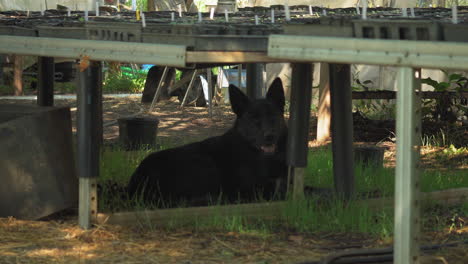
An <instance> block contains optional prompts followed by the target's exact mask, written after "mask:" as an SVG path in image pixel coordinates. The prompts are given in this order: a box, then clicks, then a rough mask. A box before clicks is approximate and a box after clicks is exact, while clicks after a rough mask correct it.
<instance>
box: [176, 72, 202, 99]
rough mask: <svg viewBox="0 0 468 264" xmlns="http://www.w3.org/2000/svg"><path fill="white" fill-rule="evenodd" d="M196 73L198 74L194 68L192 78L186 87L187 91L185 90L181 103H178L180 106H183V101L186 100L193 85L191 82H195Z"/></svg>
mask: <svg viewBox="0 0 468 264" xmlns="http://www.w3.org/2000/svg"><path fill="white" fill-rule="evenodd" d="M197 74H198V70H194V71H193V75H192V79H191V80H190V83H189V85H188V87H187V91H186V92H185V95H184V99H183V100H182V103H181V104H180V107H184V106H185V103H186V101H187V97H188V94H189V93H190V91H191V90H192V87H193V83H194V82H195V77H197Z"/></svg>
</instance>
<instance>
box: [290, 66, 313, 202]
mask: <svg viewBox="0 0 468 264" xmlns="http://www.w3.org/2000/svg"><path fill="white" fill-rule="evenodd" d="M313 69H314V65H313V64H311V63H293V64H292V77H291V99H290V102H291V108H290V111H289V112H290V117H289V133H288V146H287V159H286V162H287V164H288V166H289V167H290V170H289V172H290V176H289V177H288V178H292V180H293V197H295V198H299V197H301V196H303V195H304V170H305V168H306V167H307V154H308V136H309V118H310V104H311V99H312V76H313V75H312V73H313ZM288 185H289V182H288Z"/></svg>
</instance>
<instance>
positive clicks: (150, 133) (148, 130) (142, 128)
mask: <svg viewBox="0 0 468 264" xmlns="http://www.w3.org/2000/svg"><path fill="white" fill-rule="evenodd" d="M118 122H119V139H120V142H121V143H122V145H123V146H124V148H125V149H126V150H135V149H142V148H151V147H154V146H155V145H156V133H157V129H158V124H159V120H158V119H157V118H155V117H131V118H120V119H118Z"/></svg>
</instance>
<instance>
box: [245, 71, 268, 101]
mask: <svg viewBox="0 0 468 264" xmlns="http://www.w3.org/2000/svg"><path fill="white" fill-rule="evenodd" d="M246 70H247V96H248V97H249V98H262V97H263V90H264V89H263V87H264V86H265V80H264V79H263V76H264V74H263V72H264V71H265V67H264V65H263V64H262V63H249V64H247V69H246Z"/></svg>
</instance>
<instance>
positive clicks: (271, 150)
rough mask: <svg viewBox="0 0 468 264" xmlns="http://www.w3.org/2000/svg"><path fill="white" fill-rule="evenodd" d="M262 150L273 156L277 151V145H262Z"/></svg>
mask: <svg viewBox="0 0 468 264" xmlns="http://www.w3.org/2000/svg"><path fill="white" fill-rule="evenodd" d="M260 149H261V150H262V151H263V153H266V154H273V153H275V151H276V145H275V144H272V145H262V146H260Z"/></svg>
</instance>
